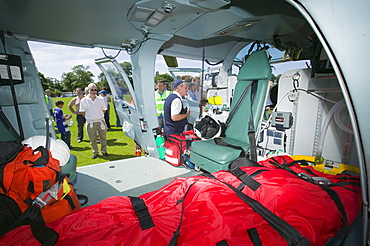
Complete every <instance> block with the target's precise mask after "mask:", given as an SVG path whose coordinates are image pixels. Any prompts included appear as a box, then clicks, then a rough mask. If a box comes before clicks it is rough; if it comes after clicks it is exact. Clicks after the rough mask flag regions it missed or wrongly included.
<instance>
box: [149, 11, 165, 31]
mask: <svg viewBox="0 0 370 246" xmlns="http://www.w3.org/2000/svg"><path fill="white" fill-rule="evenodd" d="M167 15H168V14H167V13H166V12H164V11H162V10H160V9H156V10H155V11H154V13H153V14H152V15H151V16H150V17H149V18H148V19H147V20H146V22H145V25H147V26H151V27H155V26H156V25H158V24H159V23H160V22H162V21H163V20H164V19H165V18H167Z"/></svg>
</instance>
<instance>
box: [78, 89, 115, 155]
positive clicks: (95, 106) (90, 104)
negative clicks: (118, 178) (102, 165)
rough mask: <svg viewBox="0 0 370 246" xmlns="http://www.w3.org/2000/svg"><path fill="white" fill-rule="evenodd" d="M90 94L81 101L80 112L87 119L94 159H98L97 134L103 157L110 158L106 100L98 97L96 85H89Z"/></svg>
mask: <svg viewBox="0 0 370 246" xmlns="http://www.w3.org/2000/svg"><path fill="white" fill-rule="evenodd" d="M88 91H89V94H88V95H87V96H85V97H84V98H83V99H82V100H81V105H80V112H81V114H82V115H83V116H85V118H86V125H87V126H86V128H87V134H88V135H89V138H90V144H91V147H92V148H93V152H94V154H93V156H92V157H91V158H92V159H95V158H97V157H98V144H97V141H96V140H97V136H96V133H98V134H99V136H100V143H101V152H102V155H103V156H109V155H108V153H107V124H106V123H105V120H104V113H105V111H107V107H106V105H105V102H104V99H103V98H102V97H98V96H97V93H98V89H97V87H96V85H95V84H94V83H90V84H89V85H88Z"/></svg>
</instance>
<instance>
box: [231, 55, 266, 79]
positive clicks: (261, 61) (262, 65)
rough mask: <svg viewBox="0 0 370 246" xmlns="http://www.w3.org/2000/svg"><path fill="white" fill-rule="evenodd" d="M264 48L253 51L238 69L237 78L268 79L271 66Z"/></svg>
mask: <svg viewBox="0 0 370 246" xmlns="http://www.w3.org/2000/svg"><path fill="white" fill-rule="evenodd" d="M268 57H269V55H268V53H267V51H266V50H258V51H255V52H253V53H252V54H251V55H250V56H249V57H248V59H247V60H246V61H245V63H244V65H243V66H242V68H241V69H240V71H239V74H238V80H239V81H240V80H270V79H271V72H272V70H271V66H270V62H269V59H268Z"/></svg>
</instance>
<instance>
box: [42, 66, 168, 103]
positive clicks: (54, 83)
mask: <svg viewBox="0 0 370 246" xmlns="http://www.w3.org/2000/svg"><path fill="white" fill-rule="evenodd" d="M120 65H121V67H122V69H123V71H124V72H125V73H126V75H127V77H128V79H129V80H130V82H131V84H133V79H132V65H131V63H130V62H127V61H125V62H122V63H120ZM89 69H90V66H84V65H77V66H74V67H72V68H71V71H69V72H67V73H63V74H62V79H61V80H60V81H59V80H57V79H56V78H50V77H45V75H44V74H43V73H41V72H38V75H39V77H40V81H41V84H42V88H43V89H44V90H46V89H49V90H50V91H52V93H53V95H54V96H62V95H64V93H65V92H71V91H75V89H76V88H82V89H84V88H85V87H87V86H88V84H90V83H93V82H94V79H93V78H94V77H95V76H94V74H93V73H92V72H91V71H89ZM109 72H110V73H111V74H112V75H113V77H116V76H119V73H118V71H116V70H113V69H111V70H110V71H109ZM157 79H162V80H163V81H165V82H172V81H173V78H172V76H171V75H169V74H159V73H158V72H157V73H156V75H155V77H154V81H153V85H155V81H157ZM94 83H96V85H97V86H98V88H103V87H105V88H107V90H108V92H110V89H109V84H108V81H107V79H106V77H105V75H104V73H100V74H99V75H98V82H94Z"/></svg>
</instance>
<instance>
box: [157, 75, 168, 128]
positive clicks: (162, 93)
mask: <svg viewBox="0 0 370 246" xmlns="http://www.w3.org/2000/svg"><path fill="white" fill-rule="evenodd" d="M165 86H166V85H165V83H164V81H163V80H161V79H158V80H157V90H156V91H155V103H156V109H157V117H158V124H159V127H160V128H163V118H164V101H165V100H166V98H167V97H168V96H169V95H170V92H169V91H168V90H165Z"/></svg>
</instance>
